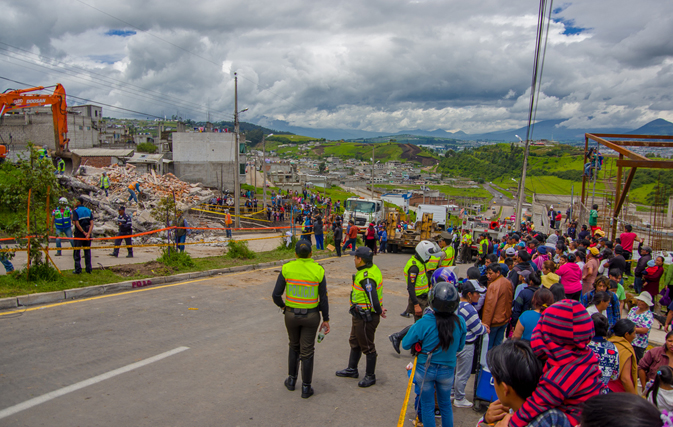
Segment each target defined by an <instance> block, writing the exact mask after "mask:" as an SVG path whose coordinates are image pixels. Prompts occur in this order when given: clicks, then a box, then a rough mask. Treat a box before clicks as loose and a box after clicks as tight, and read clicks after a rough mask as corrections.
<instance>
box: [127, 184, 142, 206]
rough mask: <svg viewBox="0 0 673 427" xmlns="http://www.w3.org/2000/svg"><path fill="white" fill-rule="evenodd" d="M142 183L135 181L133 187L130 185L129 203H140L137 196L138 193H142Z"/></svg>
mask: <svg viewBox="0 0 673 427" xmlns="http://www.w3.org/2000/svg"><path fill="white" fill-rule="evenodd" d="M141 182H142V181H140V180H137V181H133V182H132V183H131V185H129V194H130V195H129V202H130V201H134V202H136V203H138V196H137V195H136V192H138V193H140V183H141Z"/></svg>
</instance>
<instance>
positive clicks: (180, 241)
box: [175, 211, 192, 252]
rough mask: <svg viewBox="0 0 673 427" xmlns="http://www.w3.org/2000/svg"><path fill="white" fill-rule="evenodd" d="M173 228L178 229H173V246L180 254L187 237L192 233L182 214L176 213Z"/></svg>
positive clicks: (183, 249)
mask: <svg viewBox="0 0 673 427" xmlns="http://www.w3.org/2000/svg"><path fill="white" fill-rule="evenodd" d="M175 226H176V227H180V228H176V229H175V245H176V247H177V249H178V250H179V251H180V252H184V251H185V241H186V240H187V235H189V234H192V231H191V230H190V229H189V224H188V223H187V220H186V219H185V217H184V212H180V211H178V217H177V219H176V220H175Z"/></svg>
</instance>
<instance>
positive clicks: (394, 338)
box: [388, 326, 411, 354]
mask: <svg viewBox="0 0 673 427" xmlns="http://www.w3.org/2000/svg"><path fill="white" fill-rule="evenodd" d="M409 328H411V326H407V327H406V328H404V329H402V330H401V331H399V332H395V333H394V334H391V335H389V336H388V339H389V340H390V342H391V343H393V348H394V349H395V351H396V352H397V354H400V343H401V342H402V338H404V336H405V335H406V334H407V332H409Z"/></svg>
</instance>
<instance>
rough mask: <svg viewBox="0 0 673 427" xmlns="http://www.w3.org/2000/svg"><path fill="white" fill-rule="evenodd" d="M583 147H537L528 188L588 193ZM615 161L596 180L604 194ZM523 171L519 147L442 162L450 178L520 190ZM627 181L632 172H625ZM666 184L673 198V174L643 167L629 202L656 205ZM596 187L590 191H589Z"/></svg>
mask: <svg viewBox="0 0 673 427" xmlns="http://www.w3.org/2000/svg"><path fill="white" fill-rule="evenodd" d="M583 152H584V150H583V148H579V147H573V146H569V145H555V146H553V147H531V148H530V156H529V157H528V172H527V178H526V190H527V191H530V192H535V193H543V194H561V195H570V194H571V191H572V189H573V186H574V192H575V194H579V193H580V192H581V190H582V174H583V170H584V164H583V162H584V158H583ZM615 161H616V158H615V157H604V160H603V168H602V170H601V171H600V172H599V174H598V179H597V180H596V190H599V191H603V190H605V189H606V185H608V190H609V191H614V187H613V186H610V185H609V184H608V181H609V180H610V179H611V180H612V183H613V185H614V182H615V178H616V176H617V167H616V164H615ZM522 167H523V147H518V146H515V145H514V144H495V145H488V146H483V147H479V148H474V149H467V150H464V151H460V152H455V151H448V152H447V153H446V155H445V157H444V158H441V160H440V163H439V168H438V169H439V171H441V172H443V173H445V174H447V175H448V176H454V177H464V178H470V179H473V180H475V181H478V182H484V181H486V182H488V181H492V182H493V183H494V184H496V185H497V186H499V187H501V188H504V189H506V190H508V191H510V192H515V191H516V189H517V186H518V183H517V182H515V181H514V180H513V179H515V180H517V181H518V180H519V179H520V177H521V169H522ZM623 174H624V178H623V179H626V175H627V174H628V170H624V173H623ZM657 182H660V186H661V190H660V200H668V197H669V196H670V195H673V171H660V170H657V169H642V168H641V169H638V171H637V172H636V176H635V178H634V180H633V183H632V184H631V189H630V193H629V199H630V200H631V201H632V202H635V203H640V204H648V205H651V204H653V203H654V200H655V195H656V192H657ZM588 188H590V187H588Z"/></svg>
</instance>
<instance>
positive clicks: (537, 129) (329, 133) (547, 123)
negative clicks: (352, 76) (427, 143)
mask: <svg viewBox="0 0 673 427" xmlns="http://www.w3.org/2000/svg"><path fill="white" fill-rule="evenodd" d="M566 120H567V119H557V120H542V121H540V122H537V123H536V124H535V126H534V127H533V135H532V139H535V140H538V139H549V140H551V139H553V140H555V141H581V140H583V139H584V134H585V133H586V132H596V133H622V134H635V135H673V123H671V122H669V121H667V120H664V119H656V120H653V121H651V122H649V123H647V124H646V125H644V126H641V127H639V128H638V129H628V128H604V129H595V128H587V129H569V128H567V127H565V126H559V124H560V123H563V122H564V121H566ZM263 125H264V126H265V127H268V128H272V129H277V130H279V131H285V132H292V133H294V134H297V135H305V136H310V137H313V138H325V139H328V140H340V139H344V140H351V139H361V138H376V137H385V136H389V137H394V136H395V135H417V136H428V137H435V138H448V139H457V140H464V141H475V140H479V141H517V137H516V135H519V136H520V137H521V138H522V139H525V138H526V128H525V127H522V128H518V129H510V130H502V131H496V132H488V133H482V134H466V133H465V132H463V131H457V132H453V133H452V132H447V131H444V130H441V129H437V130H433V131H427V130H420V129H415V130H403V131H399V132H395V133H391V132H369V131H363V130H357V129H337V128H328V129H314V128H305V127H300V126H290V125H288V124H287V122H285V121H282V120H273V121H269V122H267V121H264V123H263Z"/></svg>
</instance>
